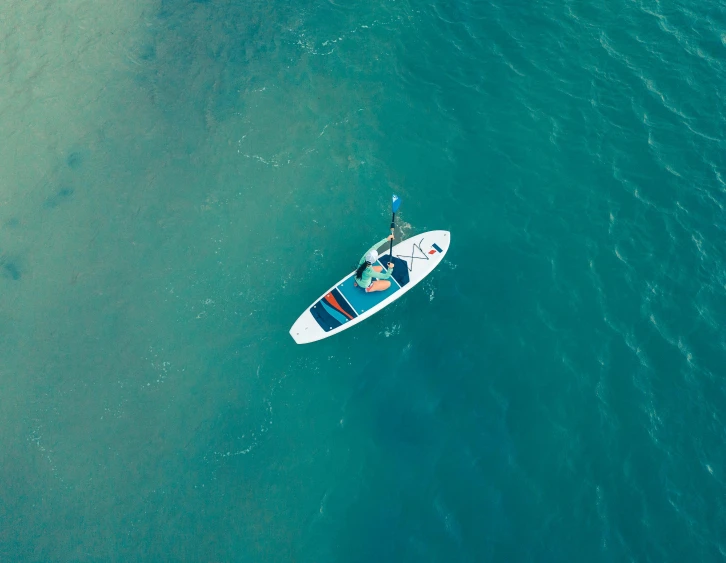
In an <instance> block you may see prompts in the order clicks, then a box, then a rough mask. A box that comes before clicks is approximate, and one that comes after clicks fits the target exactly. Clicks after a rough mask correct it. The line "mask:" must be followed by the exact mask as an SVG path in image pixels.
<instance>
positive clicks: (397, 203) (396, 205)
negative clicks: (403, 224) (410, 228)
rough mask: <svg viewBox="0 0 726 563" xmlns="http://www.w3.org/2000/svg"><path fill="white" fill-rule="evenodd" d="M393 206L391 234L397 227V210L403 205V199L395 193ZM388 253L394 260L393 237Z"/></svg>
mask: <svg viewBox="0 0 726 563" xmlns="http://www.w3.org/2000/svg"><path fill="white" fill-rule="evenodd" d="M391 207H392V209H393V215H392V216H391V234H393V231H394V230H395V229H396V211H398V208H399V207H401V200H400V198H399V197H398V196H397V195H396V194H394V195H393V205H392V206H391ZM388 254H389V255H390V257H391V262H393V239H391V244H390V246H389V247H388Z"/></svg>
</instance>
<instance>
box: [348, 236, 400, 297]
mask: <svg viewBox="0 0 726 563" xmlns="http://www.w3.org/2000/svg"><path fill="white" fill-rule="evenodd" d="M387 241H388V238H384V239H383V240H381V241H378V242H377V243H376V244H374V245H373V246H371V247H370V248H369V249H368V250H366V252H365V254H364V255H363V257H362V258H361V259H360V260H359V261H358V265H359V266H360V265H361V264H363V263H364V262H365V261H366V254H368V253H369V252H370V251H371V250H375V249H377V248H378V247H379V246H381V245H382V244H383V243H385V242H387ZM392 271H393V268H391V269H390V270H388V272H387V273H384V272H376V271H375V270H374V269H373V267H372V266H368V267H367V268H366V269H365V270H363V274H362V275H361V277H360V278H356V279H355V281H356V283H357V284H358V286H360V287H362V288H364V289H365V288H366V287H368V286H369V285H371V283H372V282H373V280H374V279H377V280H387V279H388V278H390V277H391V272H392Z"/></svg>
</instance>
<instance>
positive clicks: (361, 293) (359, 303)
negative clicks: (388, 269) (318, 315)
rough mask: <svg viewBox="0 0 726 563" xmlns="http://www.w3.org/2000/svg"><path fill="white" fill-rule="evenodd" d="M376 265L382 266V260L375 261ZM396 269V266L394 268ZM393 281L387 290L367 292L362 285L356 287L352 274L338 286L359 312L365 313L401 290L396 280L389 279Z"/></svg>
mask: <svg viewBox="0 0 726 563" xmlns="http://www.w3.org/2000/svg"><path fill="white" fill-rule="evenodd" d="M375 265H376V266H380V265H381V263H380V262H376V263H375ZM394 271H395V268H394ZM388 281H390V282H391V287H389V288H388V289H387V290H386V291H374V292H372V293H366V292H365V290H363V289H361V288H360V287H355V286H354V285H353V283H354V282H355V276H354V275H351V276H350V277H348V278H346V279H345V281H344V282H343V283H341V284H340V285H339V286H338V290H339V291H340V292H341V293H342V294H343V295H344V296H345V298H346V299H347V300H348V302H349V303H350V304H351V305H352V306H353V308H354V309H355V310H356V312H357V313H358V314H361V313H365V312H366V311H368V310H369V309H372V308H373V307H375V306H376V305H378V304H379V303H380V302H381V301H383V300H384V299H386V298H387V297H390V296H391V295H393V294H394V293H396V292H397V291H400V289H401V288H400V287H399V286H398V284H397V283H396V282H395V281H394V280H392V279H391V280H388Z"/></svg>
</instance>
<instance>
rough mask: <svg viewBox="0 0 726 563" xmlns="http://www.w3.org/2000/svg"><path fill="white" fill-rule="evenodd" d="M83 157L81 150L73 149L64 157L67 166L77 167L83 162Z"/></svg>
mask: <svg viewBox="0 0 726 563" xmlns="http://www.w3.org/2000/svg"><path fill="white" fill-rule="evenodd" d="M84 160H85V157H84V155H83V153H82V152H81V151H73V152H72V153H70V154H69V155H68V156H67V157H66V164H67V165H68V167H69V168H73V169H74V170H75V169H78V168H80V167H81V165H82V164H83V161H84Z"/></svg>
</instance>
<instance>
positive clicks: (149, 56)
mask: <svg viewBox="0 0 726 563" xmlns="http://www.w3.org/2000/svg"><path fill="white" fill-rule="evenodd" d="M138 55H139V59H141V60H142V61H153V60H155V59H156V45H154V44H153V43H145V44H144V45H141V47H139V49H138Z"/></svg>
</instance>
